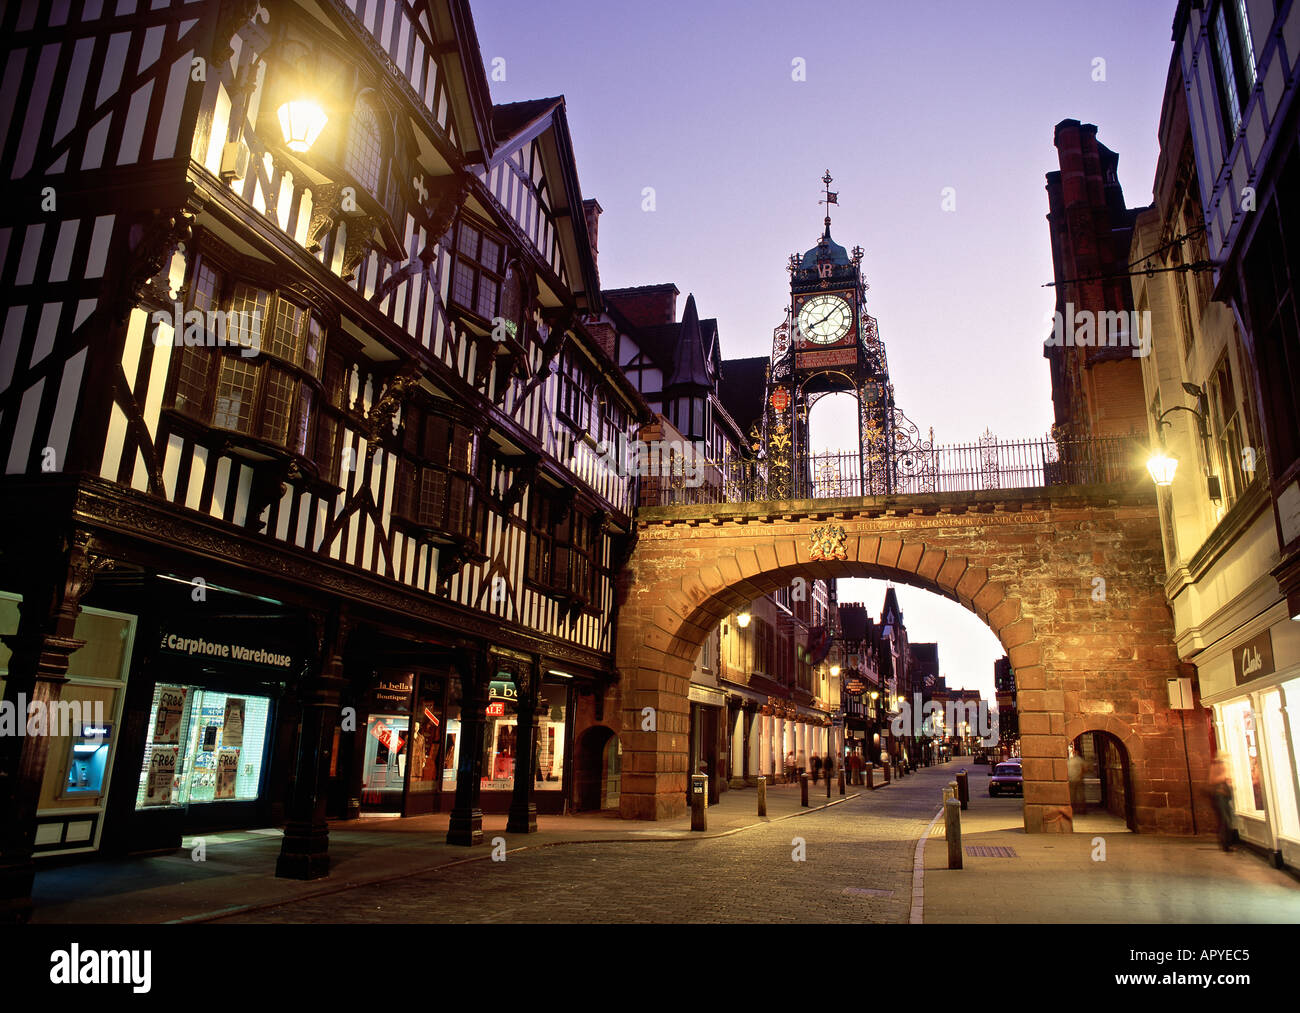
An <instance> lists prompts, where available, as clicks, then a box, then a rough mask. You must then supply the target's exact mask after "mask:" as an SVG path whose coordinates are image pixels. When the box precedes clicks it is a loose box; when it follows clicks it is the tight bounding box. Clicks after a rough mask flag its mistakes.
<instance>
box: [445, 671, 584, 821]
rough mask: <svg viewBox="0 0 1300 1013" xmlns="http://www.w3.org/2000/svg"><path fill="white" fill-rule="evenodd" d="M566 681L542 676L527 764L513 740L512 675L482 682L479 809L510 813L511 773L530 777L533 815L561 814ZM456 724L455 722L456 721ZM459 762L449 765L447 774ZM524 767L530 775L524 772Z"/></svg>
mask: <svg viewBox="0 0 1300 1013" xmlns="http://www.w3.org/2000/svg"><path fill="white" fill-rule="evenodd" d="M571 686H572V680H571V679H570V678H567V677H564V676H559V675H556V674H553V673H549V672H548V673H546V674H545V675H544V676H543V678H542V681H541V685H540V686H539V687H538V693H537V702H536V709H535V712H534V713H535V717H534V721H535V725H536V731H535V735H534V740H533V747H532V758H531V764H525V763H521V757H520V755H519V752H520V736H519V686H518V683H517V681H516V677H515V676H514V675H512V673H511V672H510V671H508V670H505V669H502V670H499V671H497V672H496V673H495V677H494V678H493V679H492V681H491V682H490V683H489V684H488V705H487V712H486V725H485V729H484V735H483V758H482V766H481V767H480V770H481V771H482V775H483V776H482V780H481V782H480V786H479V787H480V792H481V794H480V796H479V798H480V805H481V806H482V809H483V811H484V812H488V813H502V812H507V811H509V809H510V801H511V795H512V793H513V791H514V787H515V775H516V772H518V773H522V774H524V776H526V777H529V776H530V777H531V782H532V784H531V786H532V789H533V792H534V798H535V801H536V804H537V811H538V812H539V813H546V814H555V813H562V812H563V811H564V808H565V806H564V799H565V791H564V787H565V769H566V766H565V765H566V760H567V757H568V753H569V743H570V742H571V741H572V739H573V735H572V728H571V722H570V715H571V713H572V703H571V700H570V693H571ZM457 725H459V722H457ZM458 766H459V763H458V762H456V763H453V765H452V768H451V773H452V775H453V777H454V776H455V771H456V769H457V767H458ZM529 766H531V768H532V773H531V775H529V774H528V773H527V771H528V768H529Z"/></svg>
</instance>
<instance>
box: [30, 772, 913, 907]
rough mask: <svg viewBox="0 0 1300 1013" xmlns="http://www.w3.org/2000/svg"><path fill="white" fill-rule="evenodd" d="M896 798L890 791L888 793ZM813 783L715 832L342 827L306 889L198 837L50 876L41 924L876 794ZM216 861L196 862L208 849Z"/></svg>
mask: <svg viewBox="0 0 1300 1013" xmlns="http://www.w3.org/2000/svg"><path fill="white" fill-rule="evenodd" d="M884 790H885V791H888V790H889V789H887V788H886V789H884ZM845 791H846V794H845V796H840V795H839V792H838V785H833V786H832V789H831V798H830V799H827V797H826V786H825V782H822V783H821V784H818V785H816V786H814V785H812V784H811V783H810V784H809V798H808V802H809V808H807V809H805V808H803V806H802V805H801V804H800V796H799V787H798V785H793V784H791V785H773V786H771V787H769V788H768V793H767V799H768V808H767V812H768V815H767V817H765V818H762V819H760V818H759V817H758V815H757V789H755V788H745V789H733V790H729V791H726V792H723V793H722V796H721V798H720V800H719V803H718V804H717V805H715V806H710V807H709V811H708V830H707V831H706V832H704V833H700V832H692V831H691V829H690V827H691V819H690V815H689V813H688V814H687V815H686V816H684V817H682V818H680V819H676V820H660V821H653V820H623V819H620V818H618V817H617V816H616V815H613V814H603V815H602V814H582V815H576V816H540V817H538V827H539V830H538V832H537V833H534V834H508V833H506V832H505V826H506V815H505V814H504V813H500V814H485V815H484V817H483V841H484V843H483V845H482V846H479V847H474V848H467V847H459V846H453V845H448V844H446V843H445V838H446V833H447V823H448V819H449V814H448V813H432V814H429V815H427V816H415V817H410V818H405V819H394V818H389V819H362V820H350V821H347V822H333V823H331V824H330V861H331V873H330V876H329V877H328V878H326V879H323V880H314V881H311V882H305V883H304V882H299V881H296V880H287V879H277V878H276V877H275V860H276V856H277V855H278V854H279V850H280V840H281V837H282V834H281V832H280V831H279V830H276V829H265V830H251V831H238V832H230V833H220V834H208V835H205V836H204V837H202V838H186V839H185V841H184V847H183V848H182V849H181V850H179V851H176V852H173V853H171V854H167V855H155V856H147V857H135V858H123V859H110V860H91V861H86V862H82V863H78V864H71V865H64V866H58V867H48V866H46V867H42V866H38V870H40V871H38V873H37V877H36V884H35V888H34V890H33V900H34V903H35V908H36V910H35V914H34V916H33V919H32V921H33V922H35V923H64V924H67V923H88V924H98V923H131V922H172V921H181V922H190V921H202V920H206V919H209V918H213V917H218V916H221V915H225V914H231V913H234V912H239V911H246V910H249V909H253V908H259V907H262V906H264V905H269V904H280V903H284V902H285V901H288V900H296V899H301V898H305V897H311V896H321V895H325V894H329V893H335V892H338V891H341V890H346V889H349V888H352V887H355V886H358V885H361V884H368V883H381V882H385V881H388V880H393V879H397V878H401V877H405V876H412V875H415V874H418V873H421V872H428V871H432V870H434V869H439V868H446V867H448V866H452V865H459V864H463V863H466V862H479V861H486V860H488V859H489V858H490V856H491V853H492V850H493V845H494V840H495V839H496V838H503V839H504V841H505V846H506V849H507V851H508V852H515V851H523V850H532V849H538V848H545V847H553V846H556V845H562V844H594V843H598V842H638V843H643V844H653V843H655V842H658V841H672V840H682V839H687V838H691V839H695V840H708V839H711V838H717V837H724V836H727V835H729V834H734V833H739V832H741V831H743V830H745V829H747V828H749V827H754V826H760V825H763V824H766V823H771V822H774V821H777V820H782V819H789V818H792V817H796V816H798V815H799V814H801V813H807V812H814V811H818V810H820V809H824V808H825V807H826V806H827V805H832V806H835V805H838V804H840V803H841V802H842V801H845V800H847V799H852V798H855V797H857V795H858V794H859V793H860V792H865V791H867V789H866V788H852V789H850V788H847V787H846V789H845ZM200 840H201V841H202V851H203V854H204V857H203V860H202V861H196V860H195V857H194V856H195V854H196V853H197V852H198V844H199V841H200Z"/></svg>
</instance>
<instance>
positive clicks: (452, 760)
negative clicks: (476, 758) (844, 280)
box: [442, 675, 462, 794]
mask: <svg viewBox="0 0 1300 1013" xmlns="http://www.w3.org/2000/svg"><path fill="white" fill-rule="evenodd" d="M461 693H462V689H461V683H460V676H456V675H453V676H451V678H450V680H449V682H448V684H447V731H446V733H445V735H444V736H443V743H442V790H443V792H444V793H448V792H449V793H452V794H454V793H455V791H456V780H457V771H458V770H459V769H460V739H461V733H460V699H461Z"/></svg>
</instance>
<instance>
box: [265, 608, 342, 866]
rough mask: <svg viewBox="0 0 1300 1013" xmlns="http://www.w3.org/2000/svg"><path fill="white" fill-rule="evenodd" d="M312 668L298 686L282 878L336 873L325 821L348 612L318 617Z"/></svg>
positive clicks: (278, 863)
mask: <svg viewBox="0 0 1300 1013" xmlns="http://www.w3.org/2000/svg"><path fill="white" fill-rule="evenodd" d="M312 619H313V622H314V623H315V626H316V629H315V641H316V642H315V644H313V650H312V652H311V657H310V659H309V661H308V664H309V665H310V666H311V669H310V671H308V672H307V673H306V674H305V675H304V677H303V679H302V680H301V683H300V685H299V687H298V708H299V723H298V729H299V730H298V755H297V757H296V758H295V760H294V776H293V783H292V788H291V791H290V794H289V800H288V805H287V807H286V812H285V824H284V839H283V840H282V841H281V842H280V856H279V858H277V859H276V862H275V874H276V876H278V877H280V878H282V879H322V878H324V877H325V876H328V875H329V872H330V856H329V844H330V832H329V824H328V822H327V821H326V819H325V807H326V803H327V798H326V789H327V785H328V784H329V767H330V752H331V750H332V747H333V742H334V727H335V725H336V724H337V723H338V720H339V713H340V712H339V706H340V702H341V696H342V692H343V687H344V685H345V683H346V679H345V676H344V673H343V656H344V651H345V649H346V646H347V640H348V636H349V634H350V633H351V631H352V624H351V622H350V620H349V619H348V616H347V614H346V613H344V612H341V611H338V612H335V613H334V614H332V615H329V616H325V615H320V614H318V615H315V616H313V617H312Z"/></svg>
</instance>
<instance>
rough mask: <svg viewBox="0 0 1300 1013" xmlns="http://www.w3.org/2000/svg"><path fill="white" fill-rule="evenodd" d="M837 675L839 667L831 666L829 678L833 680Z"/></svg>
mask: <svg viewBox="0 0 1300 1013" xmlns="http://www.w3.org/2000/svg"><path fill="white" fill-rule="evenodd" d="M839 674H840V666H839V665H832V666H831V678H832V679H834V678H835V677H836V676H837V675H839Z"/></svg>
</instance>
